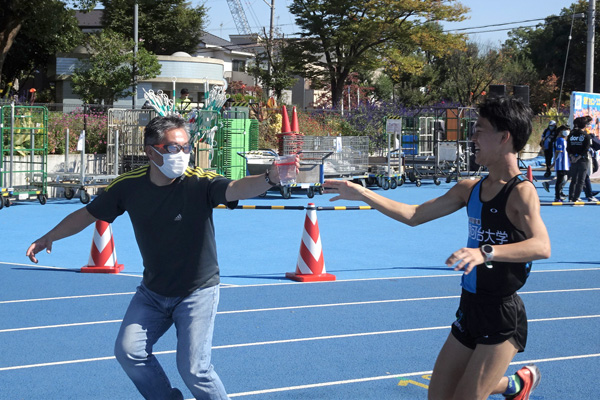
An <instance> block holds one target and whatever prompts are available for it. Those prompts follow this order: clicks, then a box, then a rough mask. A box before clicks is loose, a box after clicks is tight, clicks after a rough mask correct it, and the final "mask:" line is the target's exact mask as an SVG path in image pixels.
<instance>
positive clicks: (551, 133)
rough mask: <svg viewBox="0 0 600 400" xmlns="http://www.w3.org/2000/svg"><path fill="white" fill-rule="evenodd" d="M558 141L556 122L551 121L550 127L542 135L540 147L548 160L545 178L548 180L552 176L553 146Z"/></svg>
mask: <svg viewBox="0 0 600 400" xmlns="http://www.w3.org/2000/svg"><path fill="white" fill-rule="evenodd" d="M555 139H556V121H550V122H549V123H548V127H547V128H546V129H545V130H544V133H542V140H541V141H540V146H541V147H542V149H543V150H544V157H545V158H546V172H545V173H544V177H546V178H548V177H549V176H550V175H552V171H551V168H552V155H553V152H554V148H553V144H554V140H555Z"/></svg>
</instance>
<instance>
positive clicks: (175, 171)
mask: <svg viewBox="0 0 600 400" xmlns="http://www.w3.org/2000/svg"><path fill="white" fill-rule="evenodd" d="M152 150H154V151H156V152H157V153H158V154H160V155H161V156H162V158H163V165H162V166H160V165H158V164H156V163H155V162H154V161H152V160H150V161H152V163H153V164H154V165H156V167H157V168H158V169H159V170H160V172H162V173H163V175H164V176H166V177H167V178H169V179H175V178H179V177H180V176H181V175H183V173H184V172H185V170H186V168H187V167H188V164H189V163H190V154H189V153H188V154H185V153H184V152H183V151H180V152H178V153H175V154H172V153H166V154H162V153H161V152H159V151H158V150H156V149H155V148H154V147H152Z"/></svg>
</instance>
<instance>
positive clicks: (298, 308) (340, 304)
mask: <svg viewBox="0 0 600 400" xmlns="http://www.w3.org/2000/svg"><path fill="white" fill-rule="evenodd" d="M598 290H600V288H582V289H557V290H540V291H531V292H519V294H522V295H524V294H548V293H570V292H587V291H598ZM122 294H133V293H122ZM114 295H117V294H114ZM93 296H109V295H93ZM78 297H82V296H74V297H73V298H78ZM83 297H88V296H83ZM458 298H460V296H438V297H416V298H410V299H391V300H372V301H356V302H349V303H329V304H311V305H303V306H287V307H270V308H256V309H248V310H230V311H218V312H217V314H218V315H228V314H245V313H255V312H269V311H285V310H301V309H310V308H325V307H342V306H357V305H370V304H385V303H401V302H409V301H430V300H448V299H458ZM54 299H58V298H54ZM38 300H45V299H38ZM15 301H16V302H18V301H17V300H15ZM15 301H13V302H15ZM28 301H35V300H28ZM0 304H1V303H0ZM574 318H579V317H574ZM121 321H122V320H120V319H115V320H109V321H92V322H78V323H69V324H60V325H46V326H31V327H24V328H11V329H0V333H6V332H19V331H28V330H37V329H49V328H65V327H73V326H86V325H94V324H107V323H120V322H121ZM530 321H533V320H530Z"/></svg>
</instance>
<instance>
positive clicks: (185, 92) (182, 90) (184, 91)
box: [180, 88, 190, 94]
mask: <svg viewBox="0 0 600 400" xmlns="http://www.w3.org/2000/svg"><path fill="white" fill-rule="evenodd" d="M180 93H181V94H190V91H189V90H187V89H186V88H183V89H181V92H180Z"/></svg>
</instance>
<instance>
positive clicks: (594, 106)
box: [569, 92, 600, 179]
mask: <svg viewBox="0 0 600 400" xmlns="http://www.w3.org/2000/svg"><path fill="white" fill-rule="evenodd" d="M586 115H589V116H590V117H592V127H591V133H592V134H594V135H596V137H600V94H598V93H586V92H572V93H571V114H570V115H569V126H573V120H574V119H575V118H578V117H584V116H586ZM596 159H597V160H600V158H599V157H598V152H597V153H596ZM590 178H595V179H600V170H598V171H597V172H595V173H593V174H591V175H590Z"/></svg>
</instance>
